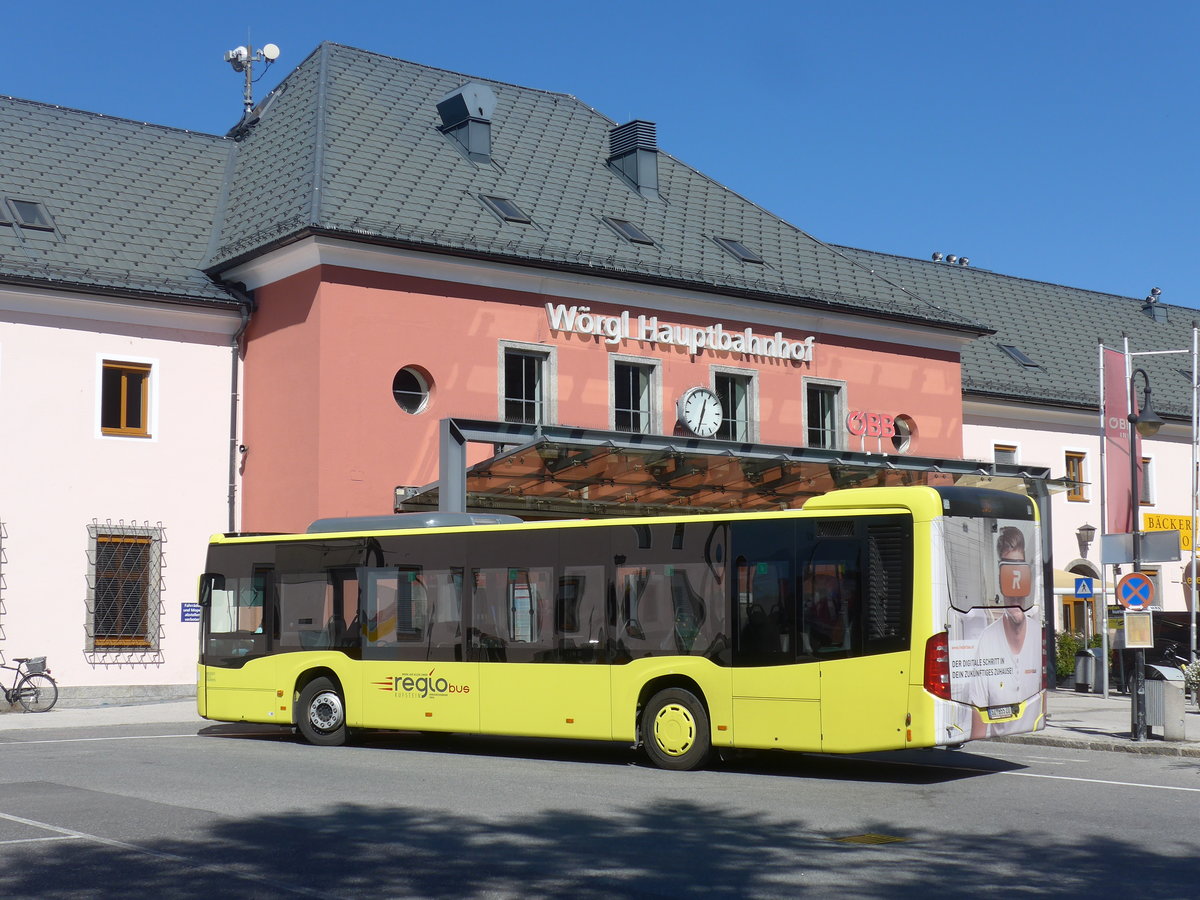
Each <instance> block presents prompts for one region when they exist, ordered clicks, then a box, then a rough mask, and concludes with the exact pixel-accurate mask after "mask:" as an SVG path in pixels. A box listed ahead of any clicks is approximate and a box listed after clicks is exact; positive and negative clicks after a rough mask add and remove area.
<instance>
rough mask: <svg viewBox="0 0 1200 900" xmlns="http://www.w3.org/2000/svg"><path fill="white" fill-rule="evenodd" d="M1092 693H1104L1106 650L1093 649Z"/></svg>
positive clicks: (1101, 648) (1100, 648)
mask: <svg viewBox="0 0 1200 900" xmlns="http://www.w3.org/2000/svg"><path fill="white" fill-rule="evenodd" d="M1091 654H1092V693H1093V694H1099V693H1103V691H1104V668H1103V667H1104V648H1103V647H1092V648H1091Z"/></svg>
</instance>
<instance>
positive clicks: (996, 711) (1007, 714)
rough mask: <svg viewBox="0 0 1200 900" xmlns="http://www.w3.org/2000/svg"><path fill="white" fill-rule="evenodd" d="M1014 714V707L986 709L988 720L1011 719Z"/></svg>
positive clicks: (1015, 712) (991, 707)
mask: <svg viewBox="0 0 1200 900" xmlns="http://www.w3.org/2000/svg"><path fill="white" fill-rule="evenodd" d="M1016 714H1017V708H1016V707H1015V706H989V707H988V718H989V719H1011V718H1012V717H1013V716H1015V715H1016Z"/></svg>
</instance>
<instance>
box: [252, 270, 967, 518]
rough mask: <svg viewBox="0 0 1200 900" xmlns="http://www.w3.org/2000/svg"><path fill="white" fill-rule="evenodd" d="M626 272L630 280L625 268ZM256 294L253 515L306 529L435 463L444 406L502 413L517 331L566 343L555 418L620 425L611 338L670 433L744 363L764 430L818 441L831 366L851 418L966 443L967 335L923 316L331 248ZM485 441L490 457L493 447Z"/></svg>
mask: <svg viewBox="0 0 1200 900" xmlns="http://www.w3.org/2000/svg"><path fill="white" fill-rule="evenodd" d="M550 289H553V285H551V288H550ZM623 289H624V291H625V292H626V293H628V291H629V287H628V285H624V286H623ZM255 299H256V303H257V309H256V310H255V313H254V316H253V318H252V320H251V325H250V328H249V331H248V333H247V342H246V348H247V349H246V354H245V382H244V385H245V407H244V422H245V432H244V443H245V445H246V447H247V452H246V453H245V455H244V460H243V491H244V493H243V498H242V504H243V505H242V527H243V528H244V529H246V530H251V531H253V530H273V531H274V530H295V529H303V528H304V527H305V526H306V525H307V524H308V522H310V521H311V520H313V519H315V518H319V517H324V516H340V515H363V514H381V513H388V512H391V511H392V499H393V495H394V489H395V487H396V486H397V485H414V486H417V485H424V484H427V483H430V482H433V481H435V480H437V478H438V429H439V421H440V420H441V419H443V418H446V417H459V418H474V419H485V420H493V421H494V420H499V419H502V418H503V409H502V405H501V399H500V371H501V353H502V350H501V348H502V347H503V346H504V345H505V342H514V343H516V344H519V345H522V346H528V345H534V346H536V347H538V348H539V349H543V350H546V351H550V352H552V353H553V357H554V361H555V362H554V371H553V385H552V386H551V402H550V404H549V411H548V421H549V422H550V423H553V424H561V425H572V426H579V427H583V428H589V429H597V430H610V429H612V428H613V420H612V405H613V404H612V388H611V366H610V354H620V355H621V356H622V358H639V359H644V360H646V361H648V362H654V363H656V364H657V365H658V366H659V372H660V384H659V390H658V391H657V394H656V397H655V404H656V409H655V410H654V414H655V418H654V421H655V422H656V423H657V426H658V427H657V428H656V429H654V430H656V431H657V432H658V433H666V434H671V433H675V431H676V429H677V427H678V426H677V423H676V414H675V398H676V397H678V396H679V395H680V394H681V393H682V392H683V391H684V390H686V389H687V388H689V387H693V386H695V385H711V383H712V378H713V372H714V371H715V370H717V369H720V368H730V369H737V370H739V371H744V372H747V373H751V374H752V375H753V377H754V379H755V383H756V397H757V418H758V426H757V434H756V435H755V440H756V442H757V443H760V444H776V445H784V446H788V447H802V446H804V445H805V427H804V421H805V420H804V384H805V379H818V380H822V381H829V382H837V383H840V384H841V385H843V386H844V387H843V397H844V401H843V402H844V410H843V415H842V420H841V425H842V426H843V427H844V426H845V414H846V413H851V412H863V413H877V414H882V415H884V416H890V417H896V416H900V415H903V416H905V417H907V418H908V420H910V421H911V422H912V423H913V425H914V426H915V434H914V438H913V441H912V443H911V445H910V446H909V447H908V448H906V451H905V452H907V453H910V454H916V455H921V456H934V457H949V458H959V457H961V455H962V399H961V388H960V384H961V379H960V366H959V357H958V353H957V348H956V346H939V345H938V342H937V341H936V340H934V339H931V338H929V337H928V336H925V343H924V345H922V344H921V340H920V338H921V332H920V331H919V330H917V329H914V328H906V327H903V326H900V325H890V324H888V323H885V322H880V321H872V320H861V321H862V322H864V323H866V326H867V327H869V328H870V330H871V335H872V336H871V338H870V339H867V338H862V337H858V336H855V335H854V331H855V328H854V323H855V321H857V320H854V319H851V318H850V317H847V316H844V315H842V316H832V315H825V316H823V317H820V318H819V319H818V317H815V316H813V317H812V322H813V324H814V326H816V327H812V328H807V329H798V328H795V327H779V326H775V325H768V324H764V319H763V318H762V317H763V315H764V314H769V313H770V309H769V308H767V307H763V306H760V305H746V306H745V309H746V310H747V313H746V314H747V315H753V316H755V317H756V320H755V321H743V320H740V319H737V318H733V317H730V316H728V315H726V314H725V313H724V312H723V311H722V312H718V313H717V314H711V313H710V312H709V311H708V310H707V309H706V310H705V311H704V312H703V313H701V312H698V311H695V310H697V309H698V307H699V304H697V303H694V302H691V303H689V302H688V301H687V300H686V299H684V300H680V299H679V298H672V297H669V296H668V297H666V298H665V300H664V298H663V297H662V296H661V295H659V296H658V297H657V298H656V299H657V300H658V301H659V303H661V306H656V307H651V306H639V307H633V306H631V305H630V303H629V302H628V301H622V302H621V303H605V302H595V301H592V302H588V301H585V300H580V299H571V298H569V297H565V296H558V295H555V294H552V293H536V292H533V291H522V290H513V289H506V288H501V287H494V286H482V285H473V284H465V283H461V282H454V281H446V280H434V279H430V278H423V277H415V276H411V275H406V274H393V273H382V272H373V271H365V270H363V269H354V268H347V267H342V266H333V265H320V266H316V267H313V268H309V269H307V270H305V271H300V272H298V273H296V274H292V275H289V276H287V277H282V278H279V279H278V280H275V281H273V282H269V283H264V284H262V285H261V286H259V287H258V288H257V289H256V291H255ZM558 303H562V304H565V305H566V306H568V307H570V306H576V307H581V306H586V307H587V308H588V309H589V311H590V312H591V313H593V314H595V315H598V316H612V317H617V316H620V315H621V313H622V311H628V312H629V314H630V316H631V317H632V318H633V319H636V318H637V316H638V315H641V314H644V315H647V316H657V318H658V320H659V322H660V323H662V324H664V325H667V324H669V325H678V326H691V327H692V328H694V329H704V328H706V327H708V326H711V325H713V324H714V322H717V323H720V324H721V325H722V326H723V328H724V329H725V330H727V331H733V332H739V331H742V330H743V329H746V328H750V329H752V331H753V332H754V333H755V334H759V335H763V336H766V337H771V336H774V334H775V333H776V332H780V333H782V335H783V337H784V339H786V340H788V341H792V342H802V341H804V340H805V339H806V338H808V337H810V336H811V337H813V339H814V340H813V351H812V359H811V361H796V360H790V359H789V360H783V359H777V358H771V357H769V356H764V355H749V354H745V353H736V352H731V351H721V350H711V349H701V350H699V352H697V353H696V354H695V355H693V354H691V353H690V352H689V349H688V348H687V347H681V346H672V345H669V344H664V343H655V342H651V341H639V340H636V339H625V340H621V341H620V342H619V343H609V342H606V341H605V339H604V338H603V337H600V336H595V335H583V334H577V333H570V332H567V331H563V330H558V331H556V330H553V329H552V328H551V320H550V317H549V314H548V311H547V304H552V305H553V304H558ZM689 306H690V307H691V308H689ZM823 329H824V330H823ZM863 330H866V327H864V329H863ZM848 332H849V333H848ZM880 335H883V336H884V337H885V338H886V337H888V336H890V335H894V338H893V339H891V340H887V339H880ZM914 336H917V339H916V340H914ZM944 343H947V344H948V343H949V342H944ZM406 366H407V367H413V368H415V369H417V370H418V371H420V372H422V373H423V374H424V375H425V376H426V377H427V379H428V381H429V382H430V386H431V391H430V398H429V402H428V403H427V405H426V407H425V408H424V409H423V410H422V411H421V412H420V413H418V414H416V415H411V414H409V413H406V412H405V411H404V410H402V409H401V408H400V407H399V406H398V405H397V403H396V402H395V400H394V399H393V396H392V390H391V388H392V381H393V378H394V376H395V375H396V373H397V371H398V370H399V369H401V368H402V367H406ZM841 446H845V447H846V448H847V449H852V450H860V449H865V450H868V451H878V450H879V449H883V450H884V451H885V452H895V449H894V448H893V447H892V446H891V445H890V442H889V441H888V440H887V439H883V438H879V437H871V438H867V437H851V436H850V435H849V434H843V435H842V443H841ZM472 452H473V453H474V455H473V456H472V459H473V460H478V459H482V458H485V457H486V456H487V455H489V454H490V448H488V447H475V448H472Z"/></svg>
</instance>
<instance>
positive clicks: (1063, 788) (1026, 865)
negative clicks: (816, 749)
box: [0, 722, 1200, 900]
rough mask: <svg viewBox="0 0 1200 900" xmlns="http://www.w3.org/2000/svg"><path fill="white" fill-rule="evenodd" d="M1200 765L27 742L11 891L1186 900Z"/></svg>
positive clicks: (16, 807) (18, 742) (276, 737)
mask: <svg viewBox="0 0 1200 900" xmlns="http://www.w3.org/2000/svg"><path fill="white" fill-rule="evenodd" d="M1198 763H1200V760H1195V759H1180V758H1173V757H1156V756H1139V755H1133V754H1125V753H1102V752H1092V751H1080V750H1065V749H1058V748H1052V747H1038V746H1024V745H1016V744H998V743H978V744H973V745H971V749H970V750H968V751H959V752H949V751H946V752H943V751H928V752H907V753H899V754H887V755H882V754H881V755H874V756H864V757H852V758H846V757H842V758H834V757H821V756H800V755H796V756H792V755H782V754H758V755H746V756H739V757H737V758H735V759H733V760H728V761H725V762H723V763H721V764H720V765H718V766H716V767H714V768H713V769H711V770H708V771H702V772H686V773H674V772H663V771H659V770H657V769H653V768H650V767H649V766H648V765H646V764H645V763H644V762H643V761H642V760H641V758H640V757H639V756H637V755H635V754H634V753H632V752H631V751H630V750H628V748H625V747H620V746H613V745H607V744H590V743H589V744H574V743H558V742H547V741H519V740H496V739H483V738H475V737H459V736H452V737H444V736H423V735H416V734H398V735H397V734H392V735H365V736H362V737H361V738H360V740H359V742H358V743H357V744H356V745H354V746H349V747H343V748H333V749H320V748H314V747H310V746H308V745H306V744H304V743H302V742H300V741H299V740H298V739H297V738H293V737H292V736H291V735H290V734H289V733H287V732H284V731H282V730H279V729H273V728H266V727H259V726H232V725H204V726H201V727H200V728H199V729H197V726H196V725H195V723H194V722H192V723H181V724H180V726H178V727H172V726H171V725H161V724H156V725H137V726H132V725H123V726H103V727H95V728H85V729H80V728H71V729H44V730H28V729H21V730H18V731H8V732H3V733H0V896H3V897H38V898H54V897H81V896H87V897H122V898H129V897H147V896H156V895H157V896H161V897H205V898H212V897H214V896H219V897H222V898H225V897H371V898H376V900H378V898H385V897H550V896H553V897H560V896H571V897H582V898H593V897H595V898H599V897H614V896H621V897H671V898H676V897H693V896H696V897H699V896H704V897H768V896H789V897H794V896H800V895H805V894H811V895H821V896H824V895H827V894H829V893H830V892H831V891H837V892H838V893H839V894H841V895H842V896H856V897H908V896H920V897H922V898H926V897H930V896H967V895H976V894H981V893H983V894H1003V895H1013V894H1019V893H1030V892H1034V891H1037V892H1041V893H1050V894H1055V895H1060V896H1085V897H1086V896H1094V897H1110V896H1121V895H1126V896H1136V897H1139V898H1149V897H1179V898H1192V897H1195V896H1197V895H1198V894H1200V866H1198V865H1197V863H1196V856H1197V850H1198V848H1200V764H1198Z"/></svg>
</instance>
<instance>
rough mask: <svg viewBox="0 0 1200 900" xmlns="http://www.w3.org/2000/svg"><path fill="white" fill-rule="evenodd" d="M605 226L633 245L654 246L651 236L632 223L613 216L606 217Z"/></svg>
mask: <svg viewBox="0 0 1200 900" xmlns="http://www.w3.org/2000/svg"><path fill="white" fill-rule="evenodd" d="M603 218H604V224H605V225H607V226H608V227H609V228H611V229H612V230H613V231H615V232H616V233H617V234H619V235H620V236H621V237H623V238H625V240H627V241H629V243H631V244H646V245H648V246H650V247H653V246H654V241H653V239H652V238H651V237H650V235H648V234H646V232H644V231H642V229H640V228H638V227H637V226H636V225H634V224H633V223H632V222H630V221H628V220H626V219H616V218H613V217H612V216H604V217H603Z"/></svg>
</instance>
